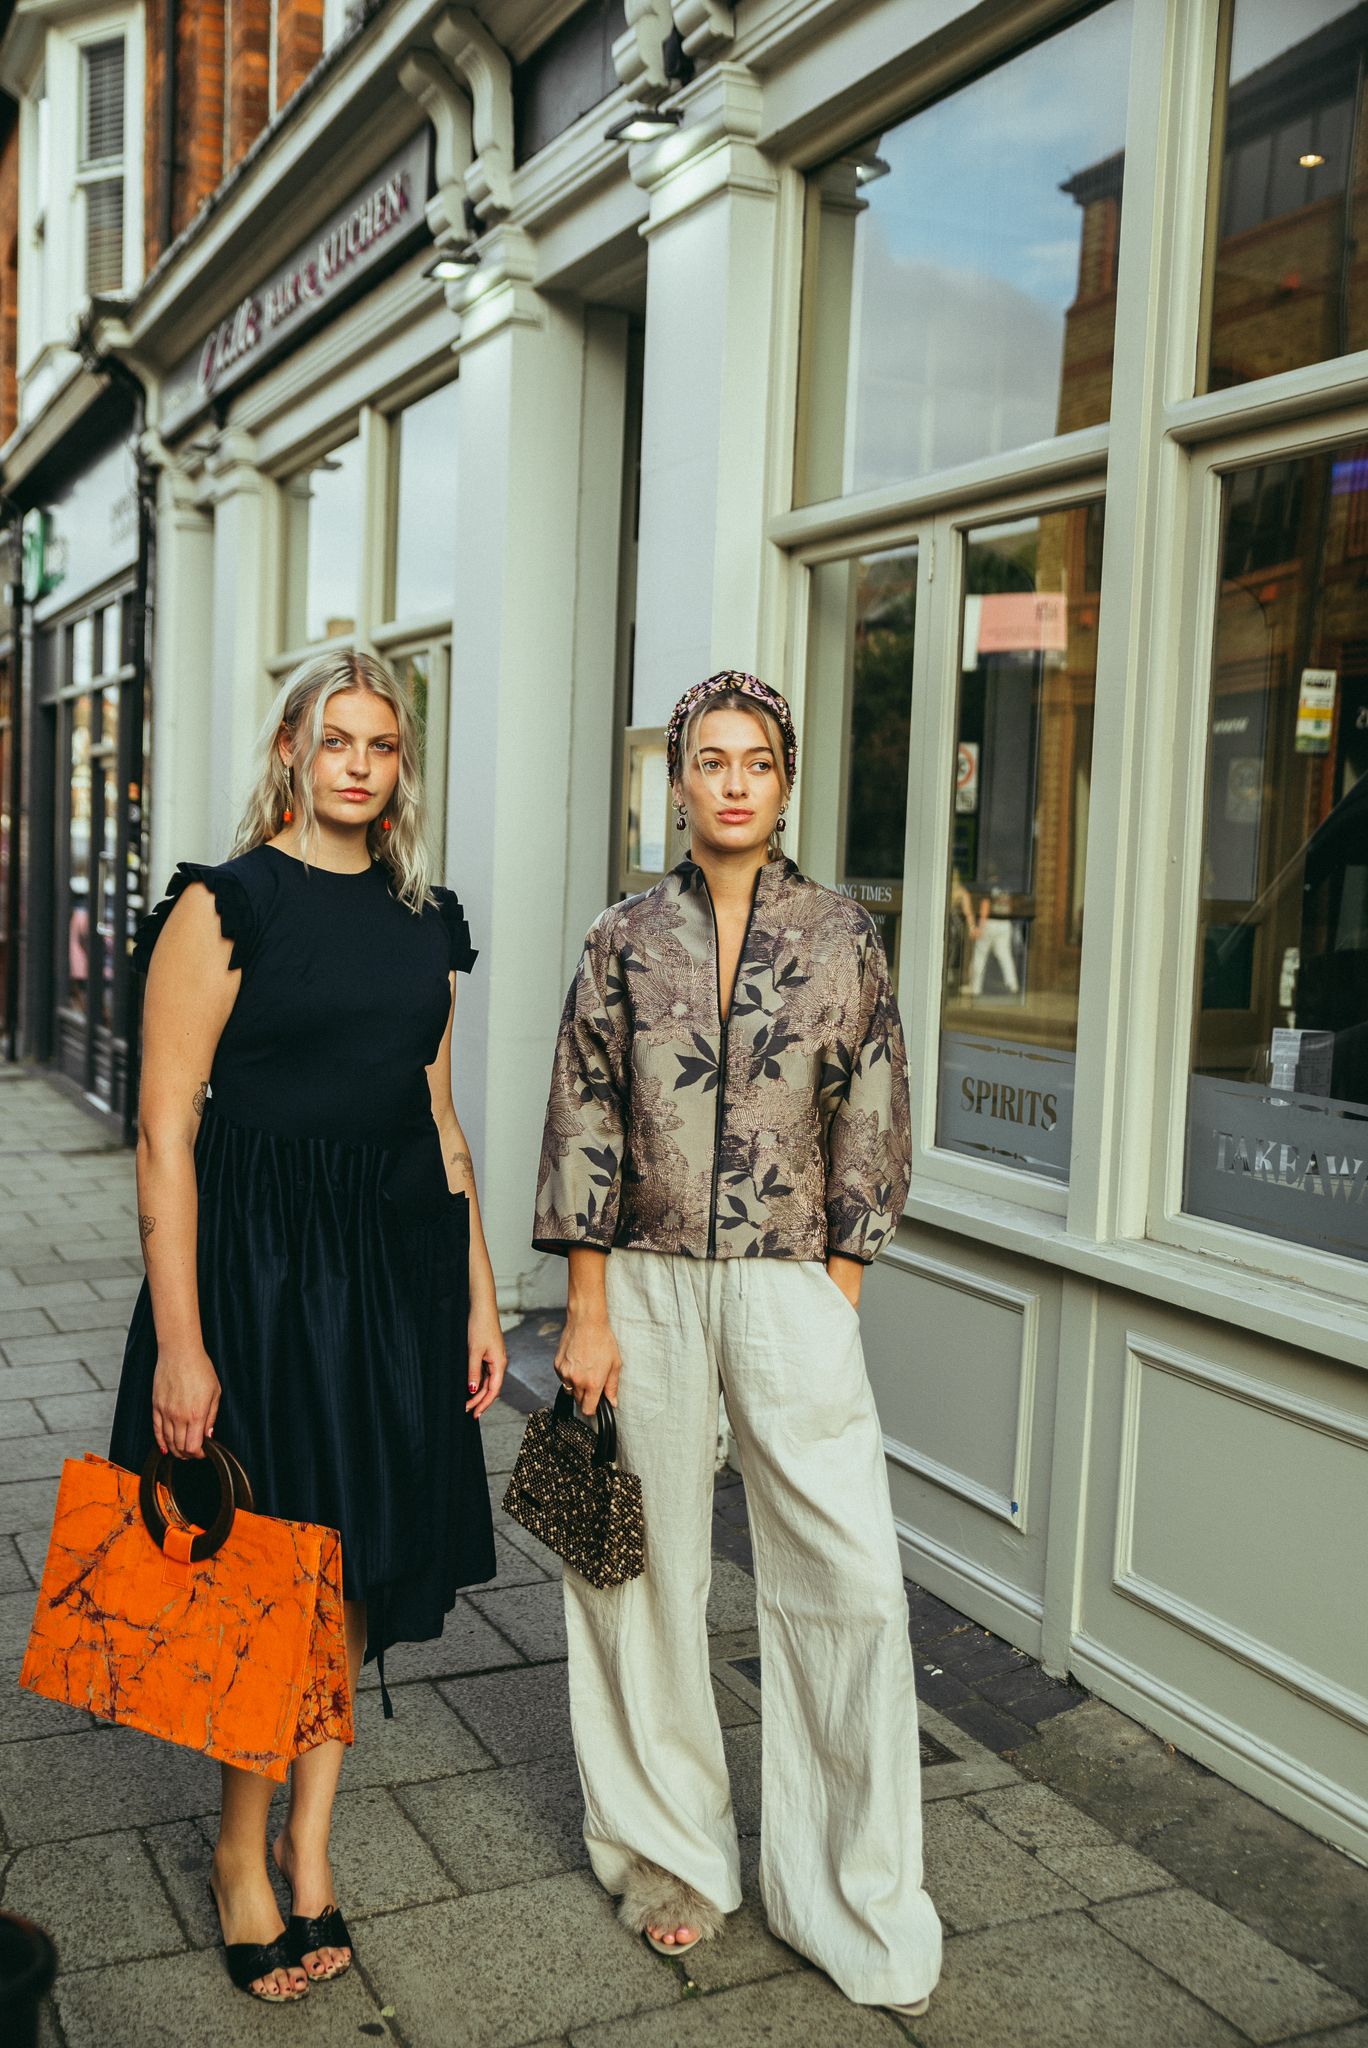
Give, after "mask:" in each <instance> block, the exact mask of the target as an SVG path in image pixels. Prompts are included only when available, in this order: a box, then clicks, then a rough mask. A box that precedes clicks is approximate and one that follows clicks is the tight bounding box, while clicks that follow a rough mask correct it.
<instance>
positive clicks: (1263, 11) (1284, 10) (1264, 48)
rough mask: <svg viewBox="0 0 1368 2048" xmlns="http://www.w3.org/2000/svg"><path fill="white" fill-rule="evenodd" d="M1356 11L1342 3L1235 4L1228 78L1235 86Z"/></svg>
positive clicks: (1242, 0) (1271, 0) (1249, 0)
mask: <svg viewBox="0 0 1368 2048" xmlns="http://www.w3.org/2000/svg"><path fill="white" fill-rule="evenodd" d="M1355 11H1356V10H1355V9H1354V8H1352V7H1346V6H1345V4H1344V0H1236V4H1235V24H1234V27H1233V29H1232V31H1231V37H1230V76H1231V78H1232V80H1234V81H1236V82H1238V81H1239V80H1240V79H1242V78H1247V77H1248V76H1249V74H1250V72H1251V71H1257V70H1258V69H1259V66H1260V65H1261V64H1267V63H1269V62H1270V60H1271V59H1272V58H1274V57H1278V56H1281V54H1282V52H1283V51H1284V50H1290V49H1291V48H1292V47H1293V45H1294V44H1296V43H1303V42H1305V41H1306V38H1307V37H1308V36H1313V35H1314V34H1315V33H1316V31H1317V29H1321V28H1324V27H1325V25H1326V23H1327V22H1330V21H1341V20H1343V18H1344V16H1345V15H1346V14H1353V13H1354V12H1355Z"/></svg>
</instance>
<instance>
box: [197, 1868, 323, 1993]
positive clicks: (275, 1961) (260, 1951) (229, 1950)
mask: <svg viewBox="0 0 1368 2048" xmlns="http://www.w3.org/2000/svg"><path fill="white" fill-rule="evenodd" d="M209 1898H210V1902H211V1904H212V1905H213V1908H214V1912H215V1915H217V1914H218V1900H217V1899H216V1898H215V1897H214V1888H213V1886H212V1885H210V1887H209ZM222 1928H223V1922H222V1920H220V1921H219V1930H220V1932H222ZM223 1960H224V1962H225V1963H226V1964H227V1966H228V1975H229V1976H230V1977H231V1978H232V1980H233V1983H234V1985H235V1987H236V1988H237V1989H238V1990H239V1991H245V1992H246V1993H247V1996H248V1997H249V1998H255V1999H258V2000H259V2001H260V2003H261V2004H262V2005H298V2004H299V2001H300V2000H301V1998H307V1997H308V1995H309V1988H308V1985H307V1983H306V1984H305V1986H304V1989H303V1990H302V1991H253V1989H252V1986H253V1984H254V1983H255V1982H256V1980H257V1978H258V1977H270V1976H272V1975H273V1974H274V1972H275V1971H277V1970H297V1969H299V1968H300V1965H299V1964H298V1963H297V1962H296V1961H295V1959H294V1957H293V1956H292V1955H291V1954H290V1952H289V1935H288V1930H286V1932H284V1933H281V1934H278V1935H277V1936H276V1938H275V1940H274V1941H234V1942H226V1941H225V1943H224V1944H223ZM308 1974H309V1973H308V1971H307V1970H305V1972H304V1975H305V1977H306V1978H307V1977H308Z"/></svg>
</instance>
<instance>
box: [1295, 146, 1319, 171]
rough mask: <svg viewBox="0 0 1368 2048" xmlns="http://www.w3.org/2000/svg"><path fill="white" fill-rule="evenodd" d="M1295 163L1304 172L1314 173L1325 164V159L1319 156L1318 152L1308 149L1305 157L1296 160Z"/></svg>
mask: <svg viewBox="0 0 1368 2048" xmlns="http://www.w3.org/2000/svg"><path fill="white" fill-rule="evenodd" d="M1297 162H1298V163H1299V164H1300V165H1301V167H1302V169H1303V170H1304V171H1314V170H1318V169H1319V167H1320V166H1321V165H1322V164H1323V163H1324V162H1325V158H1324V157H1323V156H1322V155H1321V154H1320V152H1319V150H1315V149H1308V150H1307V152H1306V155H1305V156H1299V157H1298V158H1297Z"/></svg>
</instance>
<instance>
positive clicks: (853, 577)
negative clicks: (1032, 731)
mask: <svg viewBox="0 0 1368 2048" xmlns="http://www.w3.org/2000/svg"><path fill="white" fill-rule="evenodd" d="M916 616H917V550H916V548H915V547H904V548H889V549H886V550H883V551H881V552H880V553H878V554H871V555H864V556H857V557H855V558H854V559H851V560H846V561H837V562H824V563H821V564H819V565H818V566H817V567H815V568H814V569H813V571H812V615H811V622H810V627H809V645H808V652H809V664H810V670H809V672H810V675H811V678H812V681H811V684H810V686H809V695H808V710H807V712H806V715H805V718H804V758H805V761H806V764H807V765H806V766H805V768H804V771H803V782H804V789H805V791H806V807H805V810H804V839H803V861H804V865H805V866H807V867H808V868H809V870H810V872H812V873H813V874H814V875H815V876H817V877H818V878H819V879H821V880H823V881H825V880H828V879H830V880H831V881H832V882H833V883H834V884H835V886H836V888H838V889H839V890H840V891H841V892H842V894H844V895H847V896H851V897H853V898H854V899H855V900H856V901H857V902H859V903H862V904H863V905H864V907H865V909H866V910H867V911H868V912H869V914H870V916H871V917H872V918H873V920H874V922H875V924H876V925H877V927H878V929H879V933H880V936H881V937H882V939H883V942H884V947H885V950H886V951H887V953H888V957H889V961H890V964H891V966H892V968H893V972H894V975H895V976H896V974H897V971H898V966H899V956H900V952H901V938H902V922H903V861H904V841H905V838H906V833H907V778H908V733H909V721H910V718H911V711H912V651H913V640H914V635H915V631H916Z"/></svg>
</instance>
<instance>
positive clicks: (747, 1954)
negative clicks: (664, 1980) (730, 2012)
mask: <svg viewBox="0 0 1368 2048" xmlns="http://www.w3.org/2000/svg"><path fill="white" fill-rule="evenodd" d="M759 1867H760V1844H759V1842H758V1841H757V1840H756V1839H755V1837H754V1836H749V1837H747V1838H745V1839H743V1841H742V1843H741V1890H742V1901H741V1906H740V1909H739V1911H737V1912H735V1913H733V1914H732V1915H731V1916H730V1917H729V1919H728V1921H727V1931H726V1933H725V1934H724V1935H719V1936H718V1937H717V1939H716V1940H715V1941H703V1942H700V1943H699V1945H698V1947H697V1948H694V1949H690V1951H689V1954H688V1956H687V1957H686V1958H683V1959H681V1961H680V1963H679V1965H678V1967H679V1968H680V1969H681V1970H682V1971H683V1972H684V1976H685V1978H686V1980H687V1981H688V1982H690V1983H693V1984H696V1985H697V1986H698V1988H699V1990H700V1991H732V1990H735V1989H736V1988H737V1987H738V1986H739V1985H742V1984H753V1983H758V1982H761V1981H763V1980H764V1979H766V1978H773V1977H776V1976H781V1975H787V1974H788V1972H790V1971H793V1970H802V1971H806V1972H807V1975H808V1979H809V1982H810V1984H814V1985H816V1984H820V1985H823V1986H825V1984H826V1980H825V1978H823V1977H821V1976H819V1975H818V1973H817V1972H816V1971H814V1970H813V1968H812V1966H811V1964H809V1963H807V1962H805V1961H804V1959H803V1957H802V1956H800V1955H798V1954H797V1953H796V1952H795V1951H794V1950H793V1949H791V1948H789V1947H788V1945H787V1943H785V1942H782V1941H780V1940H779V1938H778V1936H777V1935H774V1934H771V1933H770V1930H769V1925H768V1923H767V1921H766V1919H765V1908H764V1904H763V1902H762V1900H761V1897H760V1876H759Z"/></svg>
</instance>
